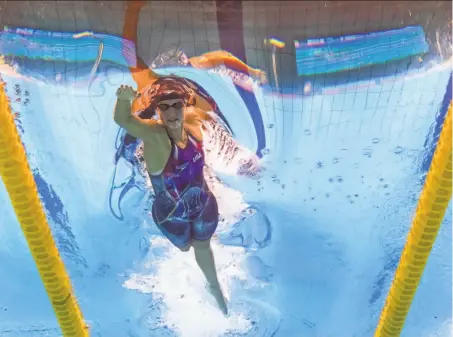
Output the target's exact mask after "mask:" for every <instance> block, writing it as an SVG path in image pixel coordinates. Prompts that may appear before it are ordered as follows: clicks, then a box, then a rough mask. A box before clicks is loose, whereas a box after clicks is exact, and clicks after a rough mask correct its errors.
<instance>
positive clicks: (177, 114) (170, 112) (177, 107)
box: [157, 99, 186, 129]
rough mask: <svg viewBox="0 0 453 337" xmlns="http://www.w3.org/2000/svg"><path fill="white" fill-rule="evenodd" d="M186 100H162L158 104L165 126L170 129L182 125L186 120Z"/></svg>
mask: <svg viewBox="0 0 453 337" xmlns="http://www.w3.org/2000/svg"><path fill="white" fill-rule="evenodd" d="M185 104H186V103H185V102H184V101H183V100H182V99H169V100H164V101H160V102H159V104H158V105H157V109H158V110H159V116H160V119H161V120H162V122H163V123H164V125H165V126H167V127H168V128H170V129H178V128H180V127H182V124H183V121H184V107H185Z"/></svg>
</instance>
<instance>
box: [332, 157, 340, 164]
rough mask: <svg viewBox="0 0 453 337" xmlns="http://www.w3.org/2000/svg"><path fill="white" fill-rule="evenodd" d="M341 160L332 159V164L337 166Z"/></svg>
mask: <svg viewBox="0 0 453 337" xmlns="http://www.w3.org/2000/svg"><path fill="white" fill-rule="evenodd" d="M339 161H340V160H339V159H338V158H333V159H332V164H337V163H338V162H339Z"/></svg>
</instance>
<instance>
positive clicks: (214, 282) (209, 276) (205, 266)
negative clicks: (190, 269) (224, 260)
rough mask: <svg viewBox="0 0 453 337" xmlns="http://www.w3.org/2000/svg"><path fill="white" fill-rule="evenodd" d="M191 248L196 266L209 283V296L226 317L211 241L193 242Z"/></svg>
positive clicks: (226, 309) (226, 310)
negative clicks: (211, 296)
mask: <svg viewBox="0 0 453 337" xmlns="http://www.w3.org/2000/svg"><path fill="white" fill-rule="evenodd" d="M192 246H193V249H194V252H195V259H196V260H197V264H198V266H199V267H200V269H201V271H202V272H203V274H204V276H205V277H206V280H207V281H208V283H209V288H210V289H209V290H210V292H211V294H212V295H213V296H214V298H215V299H216V301H217V304H218V306H219V308H220V310H222V312H223V313H224V314H225V315H227V314H228V307H227V304H226V299H225V297H224V296H223V293H222V289H221V288H220V283H219V279H218V278H217V271H216V268H215V261H214V254H213V253H212V248H211V240H210V239H209V240H206V241H198V240H193V241H192Z"/></svg>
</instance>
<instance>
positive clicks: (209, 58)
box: [190, 50, 261, 77]
mask: <svg viewBox="0 0 453 337" xmlns="http://www.w3.org/2000/svg"><path fill="white" fill-rule="evenodd" d="M190 63H191V64H192V66H194V67H195V68H200V69H212V68H214V67H217V66H220V65H225V66H227V67H228V68H231V69H233V70H237V71H241V72H244V73H248V74H250V75H252V76H253V77H259V76H260V73H261V70H259V69H255V68H252V67H250V66H248V65H247V64H245V63H244V62H242V61H241V60H240V59H238V58H237V57H236V56H234V55H233V54H231V53H228V52H226V51H224V50H216V51H212V52H207V53H205V54H203V55H201V56H195V57H191V58H190Z"/></svg>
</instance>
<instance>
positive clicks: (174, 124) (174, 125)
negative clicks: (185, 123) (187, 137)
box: [165, 120, 182, 129]
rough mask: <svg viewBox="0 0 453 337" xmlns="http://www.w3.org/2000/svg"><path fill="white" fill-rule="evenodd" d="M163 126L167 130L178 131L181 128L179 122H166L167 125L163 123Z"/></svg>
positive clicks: (180, 122)
mask: <svg viewBox="0 0 453 337" xmlns="http://www.w3.org/2000/svg"><path fill="white" fill-rule="evenodd" d="M165 126H166V127H167V128H169V129H179V128H180V127H181V126H182V121H181V120H175V121H167V123H165Z"/></svg>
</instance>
